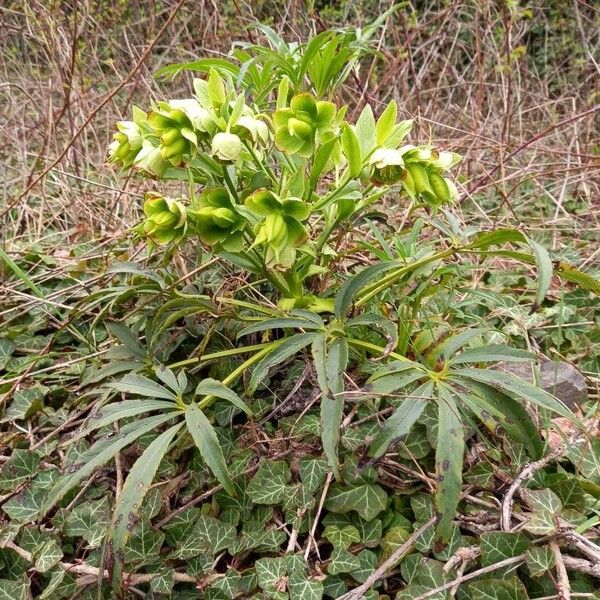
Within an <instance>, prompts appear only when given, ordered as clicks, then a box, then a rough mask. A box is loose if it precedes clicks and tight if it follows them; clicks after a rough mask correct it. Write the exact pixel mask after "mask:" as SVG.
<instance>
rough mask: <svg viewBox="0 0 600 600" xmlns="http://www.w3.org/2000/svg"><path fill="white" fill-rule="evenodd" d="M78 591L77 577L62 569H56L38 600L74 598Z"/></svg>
mask: <svg viewBox="0 0 600 600" xmlns="http://www.w3.org/2000/svg"><path fill="white" fill-rule="evenodd" d="M76 589H77V583H76V580H75V577H73V576H72V575H71V574H70V573H67V572H66V571H63V570H62V569H56V570H55V571H53V572H52V575H51V576H50V581H49V583H48V585H47V586H46V588H45V589H44V591H43V592H42V594H41V595H40V596H39V599H38V600H56V599H57V598H72V597H73V595H74V594H75V590H76Z"/></svg>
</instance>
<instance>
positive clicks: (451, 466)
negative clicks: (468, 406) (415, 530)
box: [435, 386, 465, 544]
mask: <svg viewBox="0 0 600 600" xmlns="http://www.w3.org/2000/svg"><path fill="white" fill-rule="evenodd" d="M438 390H439V397H438V434H437V446H436V450H435V472H436V481H437V486H436V492H435V506H436V509H437V512H438V513H439V514H440V515H441V516H440V518H439V520H438V524H437V527H436V537H437V539H438V541H440V542H441V543H442V544H445V543H447V542H448V540H449V539H450V533H451V531H452V523H453V520H454V517H455V516H456V509H457V506H458V500H459V498H460V492H461V485H462V466H463V455H464V451H465V440H464V432H463V424H462V422H461V419H460V416H459V413H458V407H457V405H456V401H455V397H454V395H453V394H452V393H451V392H450V391H449V388H447V387H445V386H439V387H438Z"/></svg>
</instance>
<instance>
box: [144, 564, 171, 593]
mask: <svg viewBox="0 0 600 600" xmlns="http://www.w3.org/2000/svg"><path fill="white" fill-rule="evenodd" d="M173 573H174V571H173V569H162V570H161V571H159V572H158V573H157V574H156V575H155V576H154V577H153V578H152V580H151V581H150V589H151V590H152V591H153V592H154V593H155V594H165V595H167V596H169V595H170V594H171V591H172V590H173V583H174V581H173Z"/></svg>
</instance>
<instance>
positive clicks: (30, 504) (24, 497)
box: [2, 480, 48, 523]
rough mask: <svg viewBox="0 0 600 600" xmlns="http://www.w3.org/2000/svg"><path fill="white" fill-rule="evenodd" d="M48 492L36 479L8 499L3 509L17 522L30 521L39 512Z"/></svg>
mask: <svg viewBox="0 0 600 600" xmlns="http://www.w3.org/2000/svg"><path fill="white" fill-rule="evenodd" d="M47 494H48V490H47V489H45V488H44V487H42V486H40V485H36V482H35V480H34V481H33V482H32V483H31V484H30V486H29V487H28V488H27V489H25V490H23V491H21V492H19V493H18V494H16V495H15V496H13V497H12V498H10V499H9V500H7V501H6V502H5V503H4V504H3V505H2V510H3V511H4V512H5V513H6V514H7V515H8V516H9V517H10V518H11V519H12V520H13V521H16V522H17V523H30V522H32V521H34V520H35V518H36V517H37V515H38V514H39V512H40V509H41V507H42V503H43V502H44V498H46V495H47Z"/></svg>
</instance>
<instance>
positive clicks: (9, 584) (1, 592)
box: [0, 577, 29, 600]
mask: <svg viewBox="0 0 600 600" xmlns="http://www.w3.org/2000/svg"><path fill="white" fill-rule="evenodd" d="M24 579H26V578H25V577H24ZM28 597H29V582H28V581H25V582H24V581H12V580H10V579H0V600H27V598H28Z"/></svg>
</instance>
